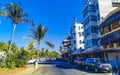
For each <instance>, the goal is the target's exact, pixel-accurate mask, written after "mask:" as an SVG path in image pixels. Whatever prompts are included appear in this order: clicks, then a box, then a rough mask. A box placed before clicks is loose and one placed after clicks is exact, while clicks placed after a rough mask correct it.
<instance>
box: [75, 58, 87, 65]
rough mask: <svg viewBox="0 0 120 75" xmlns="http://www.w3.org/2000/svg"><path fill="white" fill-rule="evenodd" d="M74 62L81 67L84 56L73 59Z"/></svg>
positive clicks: (83, 62)
mask: <svg viewBox="0 0 120 75" xmlns="http://www.w3.org/2000/svg"><path fill="white" fill-rule="evenodd" d="M74 63H75V65H76V66H79V67H83V66H84V64H85V59H84V58H77V59H75V60H74Z"/></svg>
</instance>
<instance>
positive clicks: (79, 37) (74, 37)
mask: <svg viewBox="0 0 120 75" xmlns="http://www.w3.org/2000/svg"><path fill="white" fill-rule="evenodd" d="M83 31H84V29H83V24H81V23H77V21H76V19H74V23H73V26H72V28H71V32H70V34H71V51H72V52H73V51H75V50H79V49H84V36H83Z"/></svg>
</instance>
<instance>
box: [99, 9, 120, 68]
mask: <svg viewBox="0 0 120 75" xmlns="http://www.w3.org/2000/svg"><path fill="white" fill-rule="evenodd" d="M99 26H100V34H101V48H102V50H103V51H104V55H106V61H107V62H109V63H110V64H111V65H112V66H113V67H116V66H118V65H119V66H120V8H117V9H115V10H113V11H112V12H110V13H109V14H108V15H107V16H106V17H105V18H104V19H103V20H102V21H101V22H100V24H99Z"/></svg>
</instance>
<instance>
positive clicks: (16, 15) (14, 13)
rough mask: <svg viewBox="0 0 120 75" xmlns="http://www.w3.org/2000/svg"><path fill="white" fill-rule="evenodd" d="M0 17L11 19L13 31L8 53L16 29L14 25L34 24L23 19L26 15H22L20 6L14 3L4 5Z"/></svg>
mask: <svg viewBox="0 0 120 75" xmlns="http://www.w3.org/2000/svg"><path fill="white" fill-rule="evenodd" d="M0 15H2V16H5V17H7V18H9V19H11V20H12V24H13V25H14V27H13V30H12V36H11V40H10V45H9V51H10V50H11V45H12V41H13V37H14V32H15V29H16V25H19V24H20V23H21V22H26V23H30V24H32V25H34V23H33V22H32V21H30V20H28V19H26V18H25V17H27V16H28V15H27V14H26V13H23V8H22V7H21V6H20V4H18V5H17V4H15V3H14V2H12V3H10V4H7V5H5V6H4V10H3V11H0Z"/></svg>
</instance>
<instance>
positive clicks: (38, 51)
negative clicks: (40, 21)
mask: <svg viewBox="0 0 120 75" xmlns="http://www.w3.org/2000/svg"><path fill="white" fill-rule="evenodd" d="M39 53H40V42H38V50H37V59H38V58H39Z"/></svg>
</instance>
